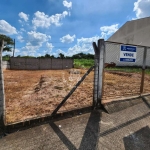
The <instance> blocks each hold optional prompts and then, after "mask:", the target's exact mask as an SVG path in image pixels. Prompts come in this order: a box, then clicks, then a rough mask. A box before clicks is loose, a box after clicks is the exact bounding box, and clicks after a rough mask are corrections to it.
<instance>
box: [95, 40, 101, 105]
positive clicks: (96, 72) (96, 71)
mask: <svg viewBox="0 0 150 150" xmlns="http://www.w3.org/2000/svg"><path fill="white" fill-rule="evenodd" d="M93 48H94V52H95V55H94V65H95V66H94V88H93V107H94V108H96V107H97V100H98V77H99V75H98V69H99V54H100V52H99V49H98V47H97V45H96V43H95V42H93Z"/></svg>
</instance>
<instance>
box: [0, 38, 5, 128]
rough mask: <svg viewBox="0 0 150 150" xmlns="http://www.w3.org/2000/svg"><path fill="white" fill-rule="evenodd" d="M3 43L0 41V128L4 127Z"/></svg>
mask: <svg viewBox="0 0 150 150" xmlns="http://www.w3.org/2000/svg"><path fill="white" fill-rule="evenodd" d="M3 46H4V41H3V40H0V127H3V126H4V125H5V110H4V107H5V95H4V80H3V65H2V51H3Z"/></svg>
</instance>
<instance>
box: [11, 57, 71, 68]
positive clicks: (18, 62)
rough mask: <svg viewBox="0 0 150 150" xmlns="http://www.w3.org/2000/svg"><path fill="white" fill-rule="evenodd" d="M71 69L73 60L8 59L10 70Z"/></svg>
mask: <svg viewBox="0 0 150 150" xmlns="http://www.w3.org/2000/svg"><path fill="white" fill-rule="evenodd" d="M70 68H73V59H56V58H10V69H12V70H14V69H15V70H53V69H70Z"/></svg>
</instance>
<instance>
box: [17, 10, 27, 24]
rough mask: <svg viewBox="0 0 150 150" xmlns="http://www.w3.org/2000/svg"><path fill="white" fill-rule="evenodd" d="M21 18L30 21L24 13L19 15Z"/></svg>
mask: <svg viewBox="0 0 150 150" xmlns="http://www.w3.org/2000/svg"><path fill="white" fill-rule="evenodd" d="M18 15H19V17H20V18H21V19H23V20H24V21H26V22H27V21H28V19H29V15H27V14H25V13H23V12H20V13H19V14H18Z"/></svg>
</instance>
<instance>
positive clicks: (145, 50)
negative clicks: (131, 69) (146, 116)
mask: <svg viewBox="0 0 150 150" xmlns="http://www.w3.org/2000/svg"><path fill="white" fill-rule="evenodd" d="M146 55H147V47H144V54H143V66H142V78H141V87H140V95H141V94H142V93H143V88H144V77H145V68H146Z"/></svg>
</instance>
